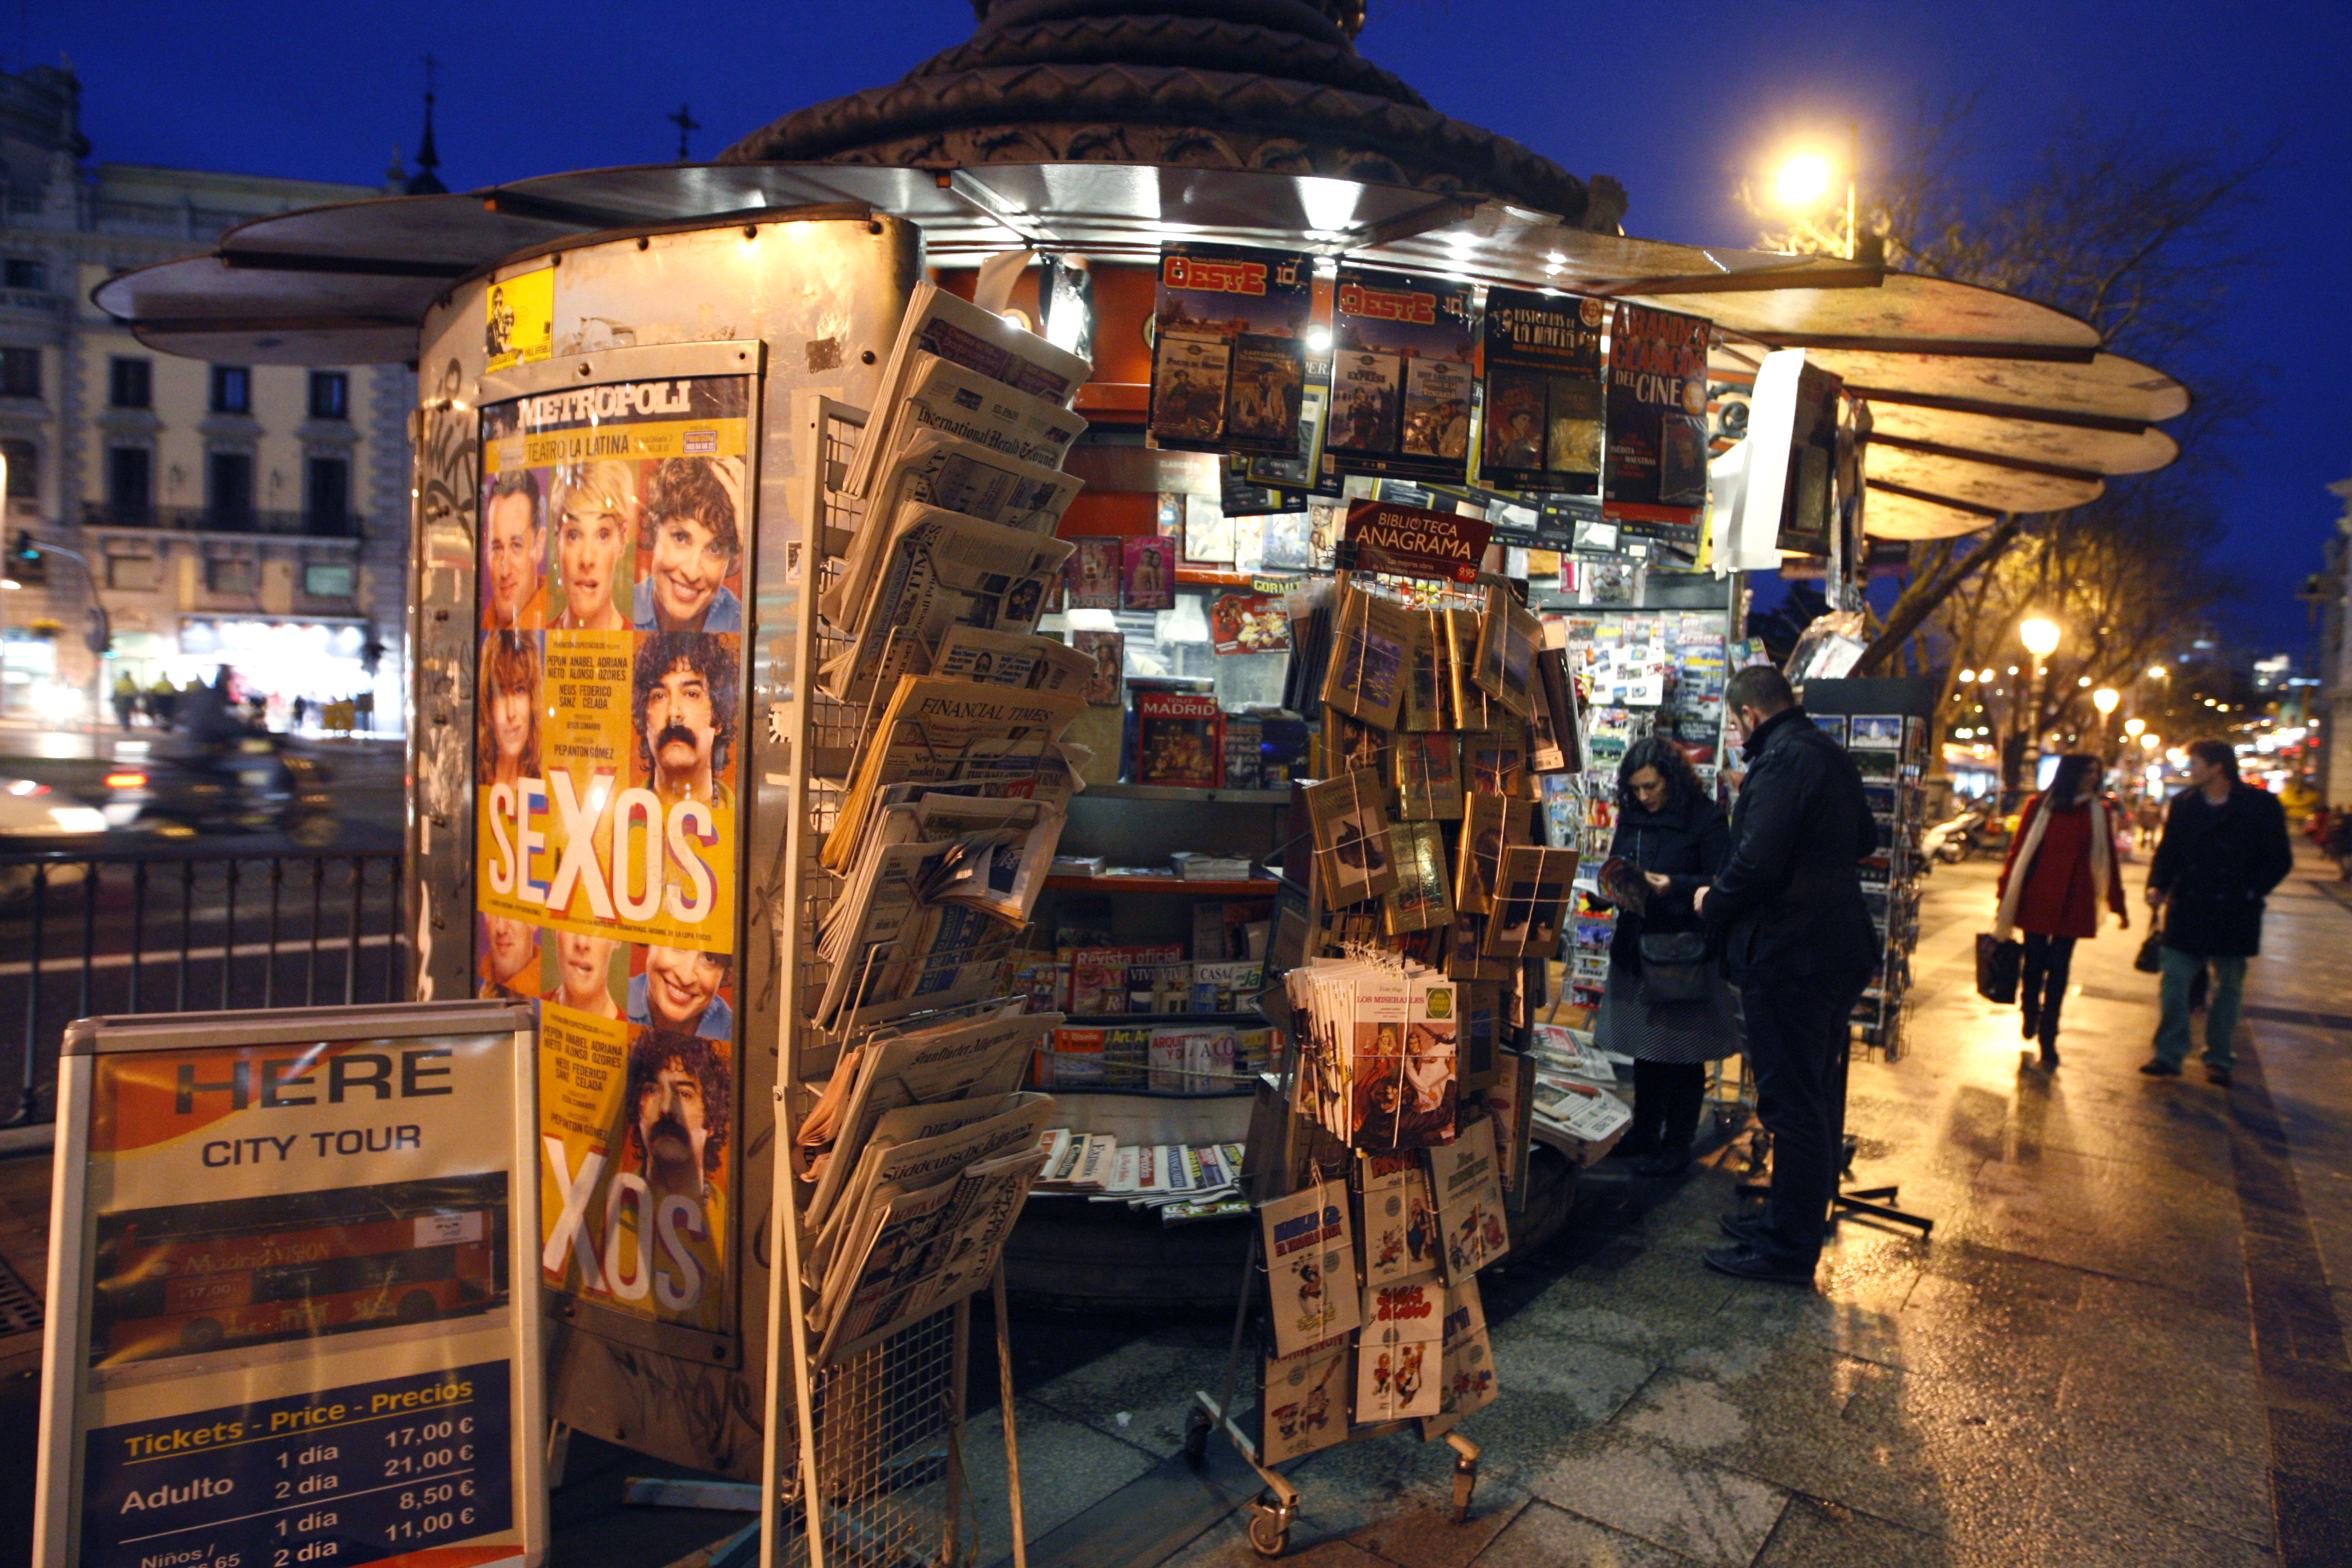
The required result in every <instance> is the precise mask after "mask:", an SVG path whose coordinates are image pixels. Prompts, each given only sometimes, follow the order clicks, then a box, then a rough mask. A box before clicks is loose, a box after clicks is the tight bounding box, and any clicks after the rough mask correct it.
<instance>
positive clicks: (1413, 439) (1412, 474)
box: [1323, 267, 1472, 485]
mask: <svg viewBox="0 0 2352 1568" xmlns="http://www.w3.org/2000/svg"><path fill="white" fill-rule="evenodd" d="M1470 300H1471V286H1470V285H1469V284H1467V283H1455V282H1446V281H1441V280H1438V279H1423V278H1410V277H1406V276H1403V275H1402V274H1399V273H1394V272H1371V271H1367V270H1365V269H1363V268H1355V267H1342V268H1339V289H1338V291H1337V293H1336V294H1335V295H1334V302H1335V310H1334V313H1333V317H1332V343H1331V403H1330V409H1329V411H1328V415H1327V416H1326V427H1325V430H1324V437H1323V450H1324V454H1325V464H1326V467H1327V468H1329V469H1331V470H1333V471H1337V472H1342V473H1359V474H1386V475H1390V476H1391V477H1394V478H1398V479H1430V480H1436V481H1445V482H1451V483H1454V484H1457V485H1458V484H1460V483H1462V482H1463V480H1464V478H1465V475H1466V474H1467V473H1468V471H1469V461H1470V405H1471V396H1470V381H1471V353H1472V332H1471V326H1470Z"/></svg>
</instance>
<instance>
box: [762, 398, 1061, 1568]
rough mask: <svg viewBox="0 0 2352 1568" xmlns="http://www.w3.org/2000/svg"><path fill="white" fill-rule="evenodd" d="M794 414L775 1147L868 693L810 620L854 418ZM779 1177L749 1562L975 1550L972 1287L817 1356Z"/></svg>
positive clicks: (898, 1559) (1000, 1336)
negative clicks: (871, 1338) (826, 863)
mask: <svg viewBox="0 0 2352 1568" xmlns="http://www.w3.org/2000/svg"><path fill="white" fill-rule="evenodd" d="M793 417H794V421H795V426H796V435H797V437H798V440H799V444H800V459H801V468H800V471H801V473H802V474H803V476H805V478H804V479H803V485H804V488H803V489H802V490H801V493H800V495H799V497H798V498H797V500H798V503H799V504H798V505H797V507H796V508H795V510H796V511H797V512H798V514H799V515H798V516H797V517H795V518H794V520H793V531H794V537H793V540H792V541H791V542H790V544H789V546H788V547H789V548H791V549H793V550H794V551H796V552H798V554H799V557H800V561H801V567H800V569H799V570H798V572H797V573H796V574H794V576H793V582H792V584H791V591H790V596H789V598H788V599H787V601H786V602H785V603H784V604H782V605H776V606H764V605H763V606H762V611H763V619H767V620H768V621H769V622H770V624H771V625H772V626H777V627H778V628H779V631H778V635H777V637H776V640H775V641H773V642H772V644H771V645H770V647H771V652H772V658H774V659H775V660H776V664H777V679H776V681H775V689H776V690H777V691H778V692H779V693H780V694H781V695H780V698H779V700H777V701H776V702H775V704H774V705H773V706H772V709H771V710H770V712H769V714H768V715H767V721H768V723H769V725H770V727H771V732H772V734H773V735H775V736H777V737H778V738H779V739H781V740H782V742H784V749H783V756H784V760H785V763H786V770H787V771H785V772H784V773H769V774H768V775H767V776H766V777H765V778H764V779H763V780H762V781H761V782H762V784H764V785H765V786H767V787H771V788H781V789H782V790H783V791H784V792H785V795H786V799H785V801H784V803H783V811H784V815H785V816H786V818H787V822H788V826H787V829H786V837H785V839H784V845H783V850H782V856H781V857H780V858H779V861H778V863H776V864H774V865H773V866H772V867H769V868H764V871H757V870H755V875H760V876H762V877H763V879H764V885H762V886H761V888H760V889H758V894H759V897H760V899H761V904H762V905H763V907H764V908H765V910H768V911H769V913H770V917H771V919H772V921H773V931H772V938H773V940H774V941H775V942H776V944H777V948H778V952H779V956H780V963H779V965H778V970H779V973H780V975H781V977H782V991H783V994H782V997H781V998H780V1003H781V1005H780V1008H779V1012H780V1016H781V1019H782V1024H781V1027H780V1031H779V1034H780V1038H779V1040H778V1049H779V1052H780V1060H779V1064H778V1071H777V1088H776V1095H777V1100H778V1106H777V1124H778V1125H777V1136H778V1137H779V1139H780V1140H789V1139H790V1138H791V1136H792V1134H793V1129H794V1128H796V1127H797V1126H798V1124H799V1121H800V1120H801V1118H802V1117H803V1116H804V1115H805V1114H806V1113H807V1111H808V1110H809V1108H810V1105H811V1103H812V1092H811V1087H810V1082H809V1079H810V1074H811V1069H812V1068H813V1067H814V1068H819V1069H822V1068H824V1067H825V1066H828V1065H830V1063H831V1062H832V1061H833V1059H834V1058H835V1057H836V1056H837V1053H838V1049H839V1047H840V1045H841V1043H842V1041H841V1038H840V1037H839V1036H838V1035H837V1034H835V1035H828V1034H825V1033H824V1032H822V1031H820V1030H818V1029H817V1028H816V1027H815V1026H814V1025H812V1024H811V1023H810V1022H809V1021H808V1020H809V1018H810V1016H811V1015H812V1013H813V1011H814V1005H815V1003H816V1001H817V999H818V998H819V997H821V996H822V995H823V994H824V988H825V984H826V982H827V980H828V978H829V970H830V965H829V964H827V963H826V962H825V961H824V959H823V958H822V957H820V956H819V954H818V942H819V933H820V931H821V930H822V928H823V926H824V918H825V915H826V913H827V912H828V911H829V910H830V909H831V908H832V906H833V903H834V901H835V898H836V896H837V895H838V893H839V891H840V889H841V888H842V886H843V884H842V881H841V879H838V878H836V877H835V876H833V875H832V874H830V873H828V872H827V871H825V870H824V868H823V867H822V866H821V864H820V863H819V858H818V857H819V853H820V847H821V846H822V844H823V842H824V837H825V835H826V834H827V833H828V832H829V831H830V830H831V829H832V828H833V826H834V825H835V820H836V817H837V816H838V813H839V810H840V807H841V805H842V802H843V800H844V799H845V795H846V794H847V790H848V784H849V779H848V776H847V774H846V773H836V771H835V769H834V768H833V767H832V766H831V763H832V761H833V760H834V759H835V758H839V757H845V756H852V755H854V754H855V751H856V743H857V740H858V737H859V735H860V733H861V732H862V731H863V730H864V729H865V728H866V726H867V725H868V724H869V723H870V717H871V716H870V712H869V710H868V707H867V705H866V703H863V702H858V703H845V702H842V701H838V700H835V699H833V698H832V697H830V696H828V695H826V694H825V693H824V692H823V691H822V690H821V689H818V686H817V684H816V681H815V679H814V677H815V673H816V671H817V669H818V668H819V667H820V666H821V665H822V663H823V662H824V660H825V659H826V658H830V657H832V656H833V655H835V654H836V653H838V652H839V651H841V650H842V649H843V648H845V647H846V646H847V645H848V642H849V638H848V637H847V636H846V635H845V634H844V633H841V632H839V631H837V630H835V628H834V627H832V626H829V625H827V624H825V623H824V621H823V620H822V619H821V618H820V617H819V616H818V613H817V602H818V598H819V595H821V594H822V593H823V592H824V589H825V588H826V587H827V586H828V585H829V584H830V583H831V582H832V580H833V578H834V576H835V574H836V573H837V572H838V571H839V570H840V563H839V562H838V560H836V559H835V557H834V555H833V553H832V552H831V550H830V549H829V548H828V545H829V542H837V541H838V540H840V539H841V538H843V537H845V531H846V530H848V529H850V528H851V527H853V526H854V525H855V522H856V516H857V513H858V512H859V510H861V509H862V506H863V503H862V502H861V501H859V500H857V499H856V498H855V497H853V496H849V495H846V494H844V493H842V492H841V491H840V490H839V489H838V488H837V486H836V483H835V480H836V479H837V478H838V477H840V476H843V475H845V472H846V469H847V467H848V462H849V458H850V457H851V455H852V452H853V449H854V447H855V446H856V440H857V436H858V432H859V430H860V429H861V428H862V427H863V426H864V425H865V424H866V414H865V413H864V411H862V410H859V409H856V408H853V407H850V406H848V405H845V404H842V403H839V402H835V401H834V400H832V399H829V398H822V397H814V396H806V397H803V399H801V400H800V402H799V403H798V404H797V405H796V406H795V407H794V410H793ZM927 743H928V742H927ZM875 956H878V955H869V957H868V962H869V963H871V962H872V960H873V958H874V957H875ZM776 1171H777V1179H776V1191H775V1194H774V1201H773V1205H772V1221H771V1225H772V1230H771V1234H770V1237H769V1244H770V1246H771V1247H772V1254H771V1255H772V1257H774V1258H776V1260H777V1267H776V1268H774V1270H773V1271H772V1275H771V1289H770V1295H769V1301H768V1333H769V1335H770V1338H771V1342H772V1343H773V1344H774V1345H775V1346H776V1347H777V1352H776V1354H775V1356H774V1358H773V1360H772V1363H771V1364H772V1367H773V1368H774V1371H773V1373H772V1376H771V1378H770V1382H769V1387H768V1393H767V1408H766V1410H765V1411H764V1412H763V1415H764V1416H765V1422H764V1425H765V1428H766V1433H767V1450H766V1455H765V1458H764V1466H763V1468H764V1470H765V1473H766V1475H767V1477H768V1484H767V1485H766V1486H765V1487H764V1488H762V1496H761V1519H760V1537H761V1552H760V1561H761V1563H763V1564H769V1565H782V1564H790V1565H793V1568H800V1565H803V1564H805V1565H806V1568H835V1565H839V1564H849V1563H854V1564H858V1565H860V1568H864V1565H866V1564H886V1563H887V1564H898V1563H941V1564H961V1563H969V1562H971V1561H973V1560H974V1559H975V1557H976V1556H977V1554H978V1552H979V1546H978V1542H977V1540H976V1525H975V1519H974V1514H973V1509H972V1497H971V1488H970V1486H969V1484H968V1477H967V1475H966V1472H965V1468H964V1405H965V1394H966V1387H965V1367H966V1365H967V1363H968V1360H969V1353H970V1348H971V1297H970V1296H969V1295H966V1296H963V1297H961V1299H959V1300H956V1301H955V1302H953V1303H952V1304H951V1305H949V1306H945V1307H941V1308H939V1309H938V1310H933V1311H930V1312H929V1313H927V1314H925V1315H924V1316H923V1317H921V1318H920V1319H919V1320H918V1321H912V1322H904V1323H901V1324H899V1325H898V1327H896V1328H895V1329H893V1330H891V1331H888V1332H887V1333H886V1334H885V1335H884V1337H883V1338H882V1339H881V1340H880V1341H879V1342H877V1343H874V1344H871V1345H868V1346H867V1347H866V1348H865V1349H862V1350H856V1351H855V1352H853V1353H851V1354H849V1355H847V1356H846V1357H845V1358H843V1359H841V1360H839V1361H838V1362H836V1363H833V1364H829V1365H821V1364H819V1363H818V1361H817V1359H816V1352H817V1349H818V1347H817V1345H816V1343H815V1342H814V1334H813V1332H812V1331H811V1330H810V1327H809V1307H810V1305H811V1296H812V1291H811V1289H810V1288H809V1285H808V1282H807V1279H806V1277H805V1274H804V1272H803V1260H804V1255H805V1251H806V1248H807V1247H808V1246H809V1244H810V1242H811V1240H812V1239H813V1238H812V1237H809V1236H808V1235H806V1234H804V1232H803V1225H802V1222H801V1215H800V1214H799V1212H798V1206H797V1203H798V1198H797V1194H796V1192H795V1190H794V1177H793V1163H792V1162H790V1161H787V1160H779V1161H778V1162H777V1165H776ZM989 1288H990V1289H992V1292H993V1295H994V1300H995V1312H994V1318H995V1325H996V1352H997V1363H998V1366H999V1369H1000V1376H1001V1377H1002V1378H1003V1380H1004V1384H1005V1386H1004V1387H1003V1394H1002V1399H1001V1404H1000V1409H1001V1411H1002V1414H1003V1423H1004V1428H1003V1436H1004V1451H1005V1471H1006V1480H1007V1483H1008V1486H1009V1489H1010V1502H1011V1515H1012V1518H1011V1522H1012V1533H1013V1542H1012V1559H1013V1563H1014V1564H1015V1568H1026V1564H1027V1561H1028V1549H1027V1542H1026V1541H1025V1539H1024V1537H1025V1533H1026V1532H1025V1531H1024V1526H1023V1506H1022V1496H1021V1466H1020V1449H1019V1445H1018V1439H1017V1437H1016V1435H1015V1432H1014V1428H1013V1409H1014V1401H1013V1389H1012V1387H1011V1378H1012V1375H1013V1374H1012V1355H1011V1347H1010V1344H1009V1341H1008V1333H1009V1331H1008V1328H1007V1319H1006V1314H1005V1310H1004V1305H1003V1298H1004V1281H1003V1270H1002V1268H1001V1267H1000V1268H999V1269H998V1271H997V1272H996V1274H995V1275H994V1277H993V1278H992V1279H991V1281H990V1284H989Z"/></svg>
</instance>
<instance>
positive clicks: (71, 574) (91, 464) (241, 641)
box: [0, 66, 415, 732]
mask: <svg viewBox="0 0 2352 1568" xmlns="http://www.w3.org/2000/svg"><path fill="white" fill-rule="evenodd" d="M79 96H80V89H79V83H78V82H77V81H76V80H75V79H74V78H73V76H72V75H71V74H70V73H69V72H67V71H63V70H59V69H57V68H51V67H39V66H37V67H34V68H31V69H28V70H26V71H24V72H22V73H16V74H11V73H0V165H5V181H6V190H5V211H0V268H5V277H0V455H5V458H6V459H7V479H6V491H7V506H6V528H7V533H8V539H9V543H10V555H9V559H10V563H11V564H10V568H9V573H8V575H9V577H10V579H11V580H12V581H15V582H16V583H17V584H19V586H18V587H17V588H16V590H15V591H13V592H8V593H6V594H5V595H0V677H5V679H0V703H5V711H6V712H7V713H9V714H11V715H14V716H16V717H19V718H23V717H26V716H27V715H28V714H30V715H33V716H37V717H41V718H46V719H47V720H49V721H52V722H63V721H72V720H74V719H76V718H79V717H82V716H84V715H86V714H88V713H89V704H90V700H91V694H92V693H93V692H99V691H110V689H112V688H113V687H114V685H115V683H116V681H117V679H119V678H120V677H121V676H122V675H124V674H128V675H130V676H131V679H132V680H133V681H135V682H136V683H137V684H138V685H140V686H141V687H142V688H144V687H148V686H151V685H152V683H153V682H154V681H155V680H156V679H158V678H162V679H169V680H171V681H172V682H173V683H174V684H183V683H184V682H185V681H186V680H188V679H191V678H203V679H209V678H210V676H211V675H212V673H213V671H214V670H215V668H217V667H218V666H219V665H221V664H223V663H226V664H229V665H231V666H233V667H234V668H236V670H237V672H238V674H239V676H240V677H241V678H242V679H243V680H244V681H245V683H246V685H247V689H248V690H250V691H254V692H259V693H262V694H266V695H270V696H274V697H276V698H278V699H282V700H286V701H290V700H292V699H293V698H295V697H297V696H301V697H307V698H311V699H314V700H320V701H333V700H341V699H348V698H356V697H359V696H361V695H362V694H369V695H371V696H372V695H373V693H376V692H382V693H383V694H384V700H383V701H382V702H380V703H375V704H373V706H374V707H375V709H376V713H377V720H376V728H377V729H378V731H380V732H381V731H389V730H393V729H396V727H397V724H398V721H399V712H400V706H401V705H400V702H399V700H398V699H397V695H396V694H397V693H399V692H400V691H402V690H403V689H404V684H403V677H402V666H403V664H404V658H403V645H404V634H403V626H404V605H405V595H404V590H403V583H404V563H405V560H406V555H407V535H408V489H409V459H408V441H407V415H408V410H409V408H410V407H411V406H412V405H414V403H415V383H414V378H413V376H412V374H410V373H409V372H408V371H407V370H405V369H404V368H403V367H399V366H378V365H360V366H352V367H348V368H341V369H332V370H314V369H309V368H305V367H298V366H280V365H226V364H204V363H197V362H194V361H192V360H185V359H181V358H177V357H175V356H173V355H170V354H161V353H155V352H154V351H152V350H151V349H148V348H147V347H145V346H144V345H142V343H140V342H139V341H138V340H137V339H136V338H135V337H133V336H132V335H131V331H129V329H127V328H126V327H124V326H122V325H121V323H119V322H117V321H114V320H113V319H112V318H110V317H109V316H107V315H106V314H104V313H103V312H102V311H100V310H98V308H97V307H96V306H94V305H92V304H91V303H90V300H89V295H90V291H91V290H92V289H95V288H96V287H98V285H100V283H102V282H104V281H105V280H106V279H108V278H109V277H111V276H113V275H114V274H116V273H118V272H121V271H124V270H127V269H129V268H136V267H143V266H147V265H149V264H151V263H153V262H157V261H164V260H169V259H172V258H175V257H182V256H186V255H189V254H191V253H194V252H197V251H201V250H205V249H207V248H209V247H210V246H211V245H212V243H213V242H214V241H215V239H216V238H217V237H219V236H220V234H221V233H222V232H223V231H224V230H226V229H228V228H231V227H233V226H236V225H238V224H241V223H246V222H248V221H250V220H252V219H254V218H257V217H262V216H268V215H269V214H272V213H278V212H284V211H287V210H289V209H293V208H300V207H310V206H318V205H323V204H326V203H330V202H345V201H355V200H361V199H364V198H367V197H371V196H377V195H383V194H384V193H383V189H382V188H381V187H374V186H362V185H342V184H324V183H320V182H317V181H307V180H283V179H273V178H268V177H264V176H257V175H248V174H208V173H196V172H191V171H186V170H177V169H159V168H148V167H142V166H137V165H131V164H121V163H95V164H92V163H89V162H88V161H87V160H88V156H89V142H88V141H87V139H85V138H84V137H83V136H82V135H81V133H80V131H79V125H78V120H79ZM26 536H28V537H29V541H30V542H34V543H37V544H39V545H42V546H46V547H49V548H45V549H43V550H41V551H40V552H39V558H38V560H37V562H35V561H33V560H32V559H31V558H29V557H28V556H26V555H25V554H24V552H22V551H20V550H19V548H18V546H19V545H20V544H21V543H22V542H25V538H26ZM65 552H72V553H71V554H67V553H65ZM77 555H78V556H79V562H78V561H76V560H75V559H74V556H77ZM93 606H95V607H98V608H100V609H102V610H103V611H104V614H105V619H106V622H107V624H108V626H109V627H110V633H111V636H110V642H109V645H108V647H106V649H105V650H104V651H103V652H97V651H93V650H92V649H91V648H90V647H89V639H88V635H87V634H88V633H89V631H90V629H91V627H92V626H93V623H94V617H93V616H92V614H91V611H92V608H93Z"/></svg>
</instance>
